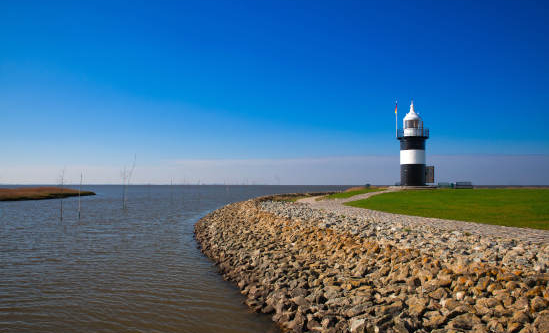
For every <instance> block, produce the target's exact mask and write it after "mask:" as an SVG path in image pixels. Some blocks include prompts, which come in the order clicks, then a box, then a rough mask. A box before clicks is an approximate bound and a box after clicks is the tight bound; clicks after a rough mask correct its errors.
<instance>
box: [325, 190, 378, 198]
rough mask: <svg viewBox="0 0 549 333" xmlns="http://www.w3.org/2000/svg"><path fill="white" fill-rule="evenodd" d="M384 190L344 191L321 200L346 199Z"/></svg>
mask: <svg viewBox="0 0 549 333" xmlns="http://www.w3.org/2000/svg"><path fill="white" fill-rule="evenodd" d="M381 190H384V189H383V188H364V189H360V190H352V191H345V192H339V193H334V194H331V195H327V196H325V197H323V198H322V199H347V198H350V197H353V196H355V195H359V194H364V193H370V192H377V191H381Z"/></svg>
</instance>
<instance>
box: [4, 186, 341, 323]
mask: <svg viewBox="0 0 549 333" xmlns="http://www.w3.org/2000/svg"><path fill="white" fill-rule="evenodd" d="M85 189H89V190H92V191H94V192H96V193H97V196H93V197H83V198H82V217H81V219H80V221H78V219H77V213H76V212H77V202H78V199H77V198H70V199H65V200H63V204H64V208H65V212H64V220H63V222H60V220H59V204H60V202H59V200H42V201H20V202H0V331H2V332H79V331H80V332H82V331H89V332H92V331H93V332H192V333H200V332H254V333H256V332H278V330H277V328H276V327H275V326H274V325H273V324H272V322H271V321H270V319H269V318H268V317H267V316H264V315H257V314H254V313H250V312H249V311H248V310H247V308H246V306H245V305H243V304H242V301H243V300H244V298H243V297H242V296H241V295H240V293H239V291H238V290H237V289H236V288H235V287H234V286H233V285H231V284H230V283H229V282H226V281H223V279H222V278H221V277H220V276H219V275H218V274H217V273H216V271H215V267H214V266H212V263H211V262H210V261H209V260H208V259H207V258H206V257H204V255H203V254H202V253H201V252H200V251H199V250H198V249H197V244H196V242H195V240H194V238H193V226H194V224H195V222H196V221H197V220H198V219H199V218H200V217H202V216H204V215H205V214H206V213H208V212H209V211H212V210H214V209H216V208H219V207H221V206H223V205H225V204H227V203H229V202H236V201H241V200H245V199H248V198H251V197H255V196H259V195H265V194H270V193H288V192H303V191H320V190H334V189H341V187H334V186H322V187H320V186H319V187H317V186H227V187H226V186H131V187H130V188H129V190H128V197H129V200H128V209H127V211H123V210H122V203H121V187H120V186H87V187H85Z"/></svg>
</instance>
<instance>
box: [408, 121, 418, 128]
mask: <svg viewBox="0 0 549 333" xmlns="http://www.w3.org/2000/svg"><path fill="white" fill-rule="evenodd" d="M406 128H419V121H418V120H406Z"/></svg>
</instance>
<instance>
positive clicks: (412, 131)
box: [397, 128, 429, 139]
mask: <svg viewBox="0 0 549 333" xmlns="http://www.w3.org/2000/svg"><path fill="white" fill-rule="evenodd" d="M406 136H416V137H420V138H428V137H429V129H428V128H406V135H404V129H402V128H399V129H398V130H397V138H399V139H400V138H403V137H406Z"/></svg>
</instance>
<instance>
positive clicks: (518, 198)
mask: <svg viewBox="0 0 549 333" xmlns="http://www.w3.org/2000/svg"><path fill="white" fill-rule="evenodd" d="M346 205H349V206H353V207H359V208H368V209H374V210H380V211H384V212H390V213H397V214H406V215H416V216H425V217H438V218H443V219H452V220H461V221H472V222H479V223H486V224H497V225H505V226H512V227H527V228H535V229H549V189H473V190H451V189H448V190H446V189H438V190H421V191H399V192H391V193H382V194H379V195H376V196H373V197H371V198H368V199H364V200H358V201H352V202H348V203H346ZM509 236H512V235H509Z"/></svg>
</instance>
